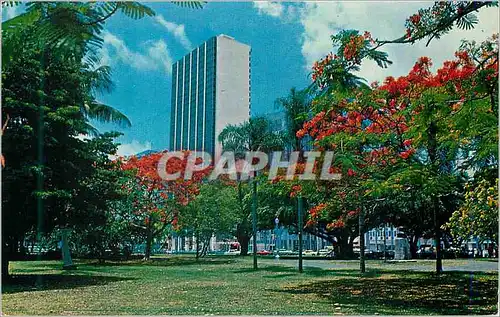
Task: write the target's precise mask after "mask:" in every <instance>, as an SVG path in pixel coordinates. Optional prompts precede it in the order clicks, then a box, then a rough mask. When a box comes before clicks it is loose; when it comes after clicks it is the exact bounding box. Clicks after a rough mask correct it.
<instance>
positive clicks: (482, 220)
mask: <svg viewBox="0 0 500 317" xmlns="http://www.w3.org/2000/svg"><path fill="white" fill-rule="evenodd" d="M465 188H466V192H465V201H464V203H463V204H462V205H461V206H460V208H459V209H457V210H456V211H455V212H454V213H453V215H452V216H451V218H450V220H449V222H448V223H447V224H446V225H445V226H444V227H445V228H447V229H450V231H451V234H452V235H453V237H454V238H456V239H457V240H465V241H466V240H468V239H469V238H472V237H476V238H479V239H480V240H482V241H485V240H488V239H489V240H491V241H497V239H498V179H495V180H494V181H489V180H487V179H479V180H478V181H475V182H471V183H469V184H467V185H466V187H465Z"/></svg>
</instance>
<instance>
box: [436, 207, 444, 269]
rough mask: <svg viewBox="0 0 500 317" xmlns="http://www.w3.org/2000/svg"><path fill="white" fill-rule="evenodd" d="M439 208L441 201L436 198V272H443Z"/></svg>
mask: <svg viewBox="0 0 500 317" xmlns="http://www.w3.org/2000/svg"><path fill="white" fill-rule="evenodd" d="M438 208H439V203H438V202H437V199H435V200H434V236H435V239H436V274H441V273H442V272H443V261H442V256H441V228H439V223H438V221H437V212H438Z"/></svg>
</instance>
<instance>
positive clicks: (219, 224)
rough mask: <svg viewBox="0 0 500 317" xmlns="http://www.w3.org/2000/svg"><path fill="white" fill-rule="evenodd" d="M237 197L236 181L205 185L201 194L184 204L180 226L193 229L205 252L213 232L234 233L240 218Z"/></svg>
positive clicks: (191, 230) (222, 234)
mask: <svg viewBox="0 0 500 317" xmlns="http://www.w3.org/2000/svg"><path fill="white" fill-rule="evenodd" d="M237 198H238V197H237V188H235V186H233V185H228V184H224V183H222V182H220V181H215V182H211V183H206V184H204V185H202V186H201V188H200V193H199V195H198V196H197V197H196V198H195V199H194V200H192V201H191V202H189V204H188V205H187V206H184V207H182V208H181V211H180V213H179V222H178V230H181V231H186V230H187V232H190V233H192V234H193V235H194V236H195V237H196V239H197V243H198V245H199V246H202V245H203V250H202V251H205V252H206V248H207V246H208V244H209V242H210V238H211V237H212V235H214V236H216V237H218V238H219V239H221V238H225V237H231V236H232V234H234V229H235V225H236V223H238V222H239V221H241V219H240V217H241V214H240V213H238V209H239V205H238V199H237ZM200 255H204V252H201V253H200Z"/></svg>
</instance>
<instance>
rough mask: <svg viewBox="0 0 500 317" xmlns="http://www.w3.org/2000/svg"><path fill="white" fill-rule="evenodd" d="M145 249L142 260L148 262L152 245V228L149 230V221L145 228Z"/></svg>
mask: <svg viewBox="0 0 500 317" xmlns="http://www.w3.org/2000/svg"><path fill="white" fill-rule="evenodd" d="M146 230H147V232H146V234H147V237H146V248H145V250H144V260H149V259H150V258H151V245H152V244H153V228H151V219H150V222H149V223H148V225H147V228H146Z"/></svg>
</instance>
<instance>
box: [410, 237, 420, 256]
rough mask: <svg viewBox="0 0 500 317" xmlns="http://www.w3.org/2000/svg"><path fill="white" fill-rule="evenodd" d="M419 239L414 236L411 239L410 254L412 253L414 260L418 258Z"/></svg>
mask: <svg viewBox="0 0 500 317" xmlns="http://www.w3.org/2000/svg"><path fill="white" fill-rule="evenodd" d="M418 238H419V236H418V235H413V236H412V237H411V238H410V253H411V258H412V259H416V258H417V251H418V248H417V242H418Z"/></svg>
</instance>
